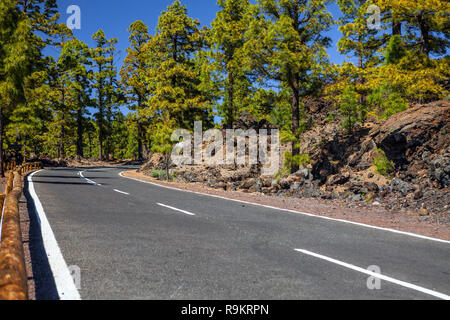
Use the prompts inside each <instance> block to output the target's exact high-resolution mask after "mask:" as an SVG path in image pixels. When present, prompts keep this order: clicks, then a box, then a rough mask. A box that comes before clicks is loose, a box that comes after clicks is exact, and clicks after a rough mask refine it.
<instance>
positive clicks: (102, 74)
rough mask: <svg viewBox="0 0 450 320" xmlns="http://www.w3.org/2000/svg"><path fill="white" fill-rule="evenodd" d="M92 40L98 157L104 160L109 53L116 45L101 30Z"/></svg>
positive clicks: (108, 92) (109, 85)
mask: <svg viewBox="0 0 450 320" xmlns="http://www.w3.org/2000/svg"><path fill="white" fill-rule="evenodd" d="M92 39H94V40H95V42H96V47H95V48H93V49H92V50H91V56H92V59H93V61H94V67H95V69H96V70H95V72H94V73H93V82H94V84H93V88H94V89H95V90H96V96H97V97H96V101H95V105H96V108H97V110H98V112H97V113H96V118H97V126H98V157H99V159H101V160H103V159H104V140H105V133H106V128H105V112H106V111H107V110H108V100H109V96H108V95H109V94H110V89H111V83H110V79H111V75H112V73H113V72H114V67H113V65H112V61H113V59H114V57H113V55H111V53H113V52H114V50H113V49H112V48H113V47H114V45H115V43H117V39H115V38H113V39H111V40H108V39H107V38H106V36H105V33H104V32H103V30H99V31H97V32H96V33H95V34H94V35H93V36H92Z"/></svg>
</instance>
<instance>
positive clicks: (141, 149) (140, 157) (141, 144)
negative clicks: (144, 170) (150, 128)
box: [137, 120, 144, 160]
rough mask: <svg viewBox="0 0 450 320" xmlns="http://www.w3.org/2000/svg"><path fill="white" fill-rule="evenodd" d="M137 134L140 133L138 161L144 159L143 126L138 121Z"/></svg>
mask: <svg viewBox="0 0 450 320" xmlns="http://www.w3.org/2000/svg"><path fill="white" fill-rule="evenodd" d="M137 132H138V134H137V135H138V160H142V159H143V158H144V157H143V143H142V126H141V122H140V121H139V120H138V123H137Z"/></svg>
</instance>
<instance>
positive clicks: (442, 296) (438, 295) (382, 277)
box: [295, 249, 450, 300]
mask: <svg viewBox="0 0 450 320" xmlns="http://www.w3.org/2000/svg"><path fill="white" fill-rule="evenodd" d="M295 251H297V252H301V253H303V254H306V255H309V256H312V257H315V258H318V259H322V260H325V261H328V262H331V263H334V264H337V265H340V266H342V267H345V268H348V269H352V270H355V271H358V272H361V273H364V274H367V275H369V276H372V277H374V278H378V279H380V280H384V281H388V282H391V283H395V284H398V285H400V286H402V287H405V288H409V289H412V290H416V291H419V292H422V293H425V294H428V295H431V296H433V297H436V298H439V299H443V300H450V296H448V295H446V294H444V293H440V292H437V291H433V290H430V289H426V288H423V287H420V286H417V285H415V284H412V283H409V282H405V281H401V280H397V279H394V278H391V277H388V276H385V275H382V274H379V273H375V272H372V271H369V270H366V269H364V268H361V267H357V266H355V265H352V264H350V263H346V262H342V261H339V260H336V259H333V258H329V257H326V256H323V255H320V254H317V253H314V252H311V251H308V250H303V249H295Z"/></svg>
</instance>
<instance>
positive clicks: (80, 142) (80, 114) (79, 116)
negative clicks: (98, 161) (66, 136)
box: [77, 77, 84, 158]
mask: <svg viewBox="0 0 450 320" xmlns="http://www.w3.org/2000/svg"><path fill="white" fill-rule="evenodd" d="M77 82H78V83H79V82H80V81H79V78H78V77H77ZM77 156H78V157H80V158H83V157H84V150H83V106H82V101H81V93H80V92H79V93H78V111H77Z"/></svg>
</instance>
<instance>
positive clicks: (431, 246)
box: [27, 168, 450, 300]
mask: <svg viewBox="0 0 450 320" xmlns="http://www.w3.org/2000/svg"><path fill="white" fill-rule="evenodd" d="M126 169H127V168H96V169H87V170H86V169H54V170H44V171H41V172H38V173H37V174H35V175H34V176H33V177H32V181H33V183H32V185H33V187H34V189H35V192H36V194H37V196H38V197H39V199H40V202H41V203H42V207H43V210H44V211H45V214H46V216H47V218H48V221H49V224H50V226H51V229H52V230H53V233H54V237H55V239H56V241H57V243H58V245H59V247H60V249H61V252H62V256H63V257H64V260H65V262H66V263H67V265H69V266H72V265H76V266H79V268H80V269H81V289H80V290H79V294H80V295H81V298H82V299H295V300H297V299H438V298H442V297H443V298H445V297H446V296H445V295H450V250H449V249H450V244H449V243H445V242H438V241H432V240H427V239H420V238H415V237H411V236H408V235H402V234H396V233H392V232H388V231H382V230H376V229H371V228H365V227H362V226H357V225H352V224H347V223H342V222H338V221H329V220H324V219H320V218H317V217H309V216H305V215H301V214H296V213H291V212H286V211H282V210H275V209H270V208H267V207H262V206H257V205H250V204H245V203H239V202H235V201H230V200H225V199H219V198H215V197H210V196H206V195H199V194H194V193H188V192H182V191H176V190H169V189H166V188H162V187H159V186H155V185H151V184H146V183H142V182H138V181H134V180H130V179H127V178H123V177H121V176H119V173H120V172H122V171H124V170H126ZM84 170H85V171H84ZM82 171H84V172H82ZM27 196H28V198H29V203H30V204H31V203H32V198H31V197H30V194H27ZM39 231H40V228H39V219H37V218H36V217H34V218H33V219H32V240H31V241H32V243H31V247H32V257H33V261H34V264H35V271H34V273H35V277H37V278H38V280H37V295H38V298H47V299H51V298H58V288H57V286H58V285H57V284H56V282H57V281H53V277H52V271H51V267H50V266H49V265H50V264H51V263H49V262H48V261H47V259H46V258H45V254H44V245H43V242H44V241H45V239H44V240H42V239H41V235H40V232H39ZM43 237H44V238H45V237H46V235H43ZM296 249H299V250H297V251H296ZM49 250H51V249H47V251H49ZM47 254H49V255H51V256H52V254H53V253H52V252H47ZM50 259H51V258H49V259H48V260H50ZM369 266H378V267H379V268H380V270H381V273H382V274H383V275H384V276H387V277H389V278H387V279H383V281H381V289H379V290H376V289H375V290H369V289H368V285H367V283H368V278H369V277H370V274H366V273H363V272H362V271H364V270H366V269H367V268H368V267H369ZM358 268H361V269H358ZM371 270H372V269H371ZM373 270H376V269H373ZM60 271H61V270H53V274H54V275H55V276H56V277H58V276H59V275H58V274H59V273H60ZM371 280H372V281H369V283H372V284H376V281H375V282H374V281H373V280H374V279H373V278H372V279H371ZM386 280H387V281H386ZM414 285H416V286H419V287H415V286H414ZM425 289H429V290H433V292H431V293H430V292H428V291H426V290H425ZM439 294H440V295H439Z"/></svg>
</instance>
